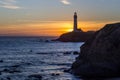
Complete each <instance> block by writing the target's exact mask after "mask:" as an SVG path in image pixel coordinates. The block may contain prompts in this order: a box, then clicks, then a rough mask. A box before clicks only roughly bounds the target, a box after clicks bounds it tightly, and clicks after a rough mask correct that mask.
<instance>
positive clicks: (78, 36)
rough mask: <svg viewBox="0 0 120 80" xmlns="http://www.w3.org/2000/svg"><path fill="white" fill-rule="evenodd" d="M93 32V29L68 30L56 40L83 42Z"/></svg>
mask: <svg viewBox="0 0 120 80" xmlns="http://www.w3.org/2000/svg"><path fill="white" fill-rule="evenodd" d="M93 34H94V32H93V31H89V32H83V31H79V32H68V33H64V34H62V35H61V36H60V37H59V38H58V39H56V41H61V42H85V41H87V40H88V39H89V38H90V37H91V36H92V35H93Z"/></svg>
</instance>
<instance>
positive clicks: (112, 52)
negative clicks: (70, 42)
mask: <svg viewBox="0 0 120 80" xmlns="http://www.w3.org/2000/svg"><path fill="white" fill-rule="evenodd" d="M71 71H72V73H74V74H76V75H79V76H82V77H118V76H119V77H120V23H115V24H107V25H106V26H105V27H104V28H102V29H101V30H99V31H97V32H96V33H95V34H94V35H93V36H92V37H91V38H90V39H89V40H87V41H86V42H85V44H84V45H82V46H81V52H80V54H79V56H78V57H77V58H76V61H75V62H74V63H73V64H72V68H71Z"/></svg>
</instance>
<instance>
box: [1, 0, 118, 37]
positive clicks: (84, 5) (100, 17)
mask: <svg viewBox="0 0 120 80" xmlns="http://www.w3.org/2000/svg"><path fill="white" fill-rule="evenodd" d="M119 3H120V0H109V2H108V1H107V0H106V1H105V0H98V1H96V0H90V1H88V0H84V1H83V0H36V1H35V0H29V1H28V0H1V1H0V36H59V35H61V34H63V33H66V32H69V31H72V29H73V14H74V11H76V12H77V13H78V28H81V29H82V30H83V31H89V30H90V31H91V30H93V31H96V30H99V29H100V28H102V27H103V26H104V25H105V24H109V23H114V22H119V21H120V16H119V14H120V10H119V7H120V5H119Z"/></svg>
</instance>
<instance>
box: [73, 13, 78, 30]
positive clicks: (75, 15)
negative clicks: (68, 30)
mask: <svg viewBox="0 0 120 80" xmlns="http://www.w3.org/2000/svg"><path fill="white" fill-rule="evenodd" d="M73 18H74V26H73V31H74V32H77V31H78V29H77V13H76V12H75V13H74V16H73Z"/></svg>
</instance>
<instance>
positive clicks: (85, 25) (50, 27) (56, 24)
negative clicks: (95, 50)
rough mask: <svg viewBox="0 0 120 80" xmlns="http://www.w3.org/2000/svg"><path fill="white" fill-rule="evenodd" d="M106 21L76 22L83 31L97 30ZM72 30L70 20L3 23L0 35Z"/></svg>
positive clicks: (52, 34) (60, 32) (46, 33)
mask: <svg viewBox="0 0 120 80" xmlns="http://www.w3.org/2000/svg"><path fill="white" fill-rule="evenodd" d="M105 24H106V23H104V22H103V23H102V22H82V21H79V22H78V29H79V28H81V29H82V30H83V31H89V30H94V31H96V30H99V29H100V28H101V27H103V26H104V25H105ZM71 31H73V22H72V21H45V22H34V23H23V24H19V25H18V24H14V25H4V26H3V27H0V35H3V36H4V35H7V36H59V35H61V34H63V33H66V32H71Z"/></svg>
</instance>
